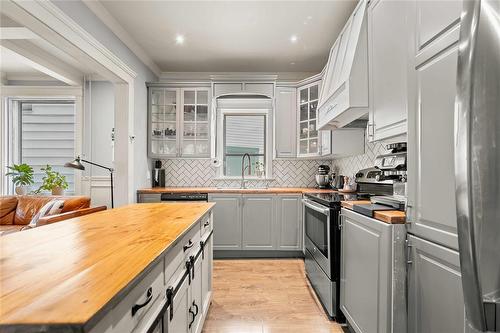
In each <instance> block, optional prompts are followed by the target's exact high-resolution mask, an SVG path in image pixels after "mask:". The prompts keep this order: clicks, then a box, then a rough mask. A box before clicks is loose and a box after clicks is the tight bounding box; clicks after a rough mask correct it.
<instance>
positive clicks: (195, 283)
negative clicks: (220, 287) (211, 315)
mask: <svg viewBox="0 0 500 333" xmlns="http://www.w3.org/2000/svg"><path fill="white" fill-rule="evenodd" d="M201 266H202V258H201V256H200V257H198V259H197V260H196V262H195V264H194V276H193V279H192V280H191V299H190V300H189V305H190V307H191V309H192V311H193V312H194V313H195V317H194V321H193V323H192V324H191V332H200V331H201V327H199V326H200V325H201V324H202V322H201V317H202V315H203V295H202V289H203V287H202V284H203V274H202V267H201Z"/></svg>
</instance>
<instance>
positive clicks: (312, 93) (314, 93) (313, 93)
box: [309, 85, 318, 101]
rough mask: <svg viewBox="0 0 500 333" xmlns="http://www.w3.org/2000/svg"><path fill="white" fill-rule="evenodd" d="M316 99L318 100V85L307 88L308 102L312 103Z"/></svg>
mask: <svg viewBox="0 0 500 333" xmlns="http://www.w3.org/2000/svg"><path fill="white" fill-rule="evenodd" d="M316 99H318V85H314V86H311V87H310V88H309V100H310V101H314V100H316Z"/></svg>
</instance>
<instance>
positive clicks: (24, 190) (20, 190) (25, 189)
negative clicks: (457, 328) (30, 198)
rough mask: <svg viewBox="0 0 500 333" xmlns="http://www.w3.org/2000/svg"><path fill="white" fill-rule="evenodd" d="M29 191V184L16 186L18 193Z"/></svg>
mask: <svg viewBox="0 0 500 333" xmlns="http://www.w3.org/2000/svg"><path fill="white" fill-rule="evenodd" d="M27 193H28V186H16V194H17V195H26V194H27Z"/></svg>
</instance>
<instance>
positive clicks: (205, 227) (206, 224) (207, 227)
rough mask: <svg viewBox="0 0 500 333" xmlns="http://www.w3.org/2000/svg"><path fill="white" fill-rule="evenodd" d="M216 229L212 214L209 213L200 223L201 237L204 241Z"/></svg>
mask: <svg viewBox="0 0 500 333" xmlns="http://www.w3.org/2000/svg"><path fill="white" fill-rule="evenodd" d="M213 227H214V224H213V220H212V213H208V214H207V215H205V216H203V218H202V219H201V223H200V237H201V239H203V238H204V237H206V235H208V234H209V233H210V231H212V229H213Z"/></svg>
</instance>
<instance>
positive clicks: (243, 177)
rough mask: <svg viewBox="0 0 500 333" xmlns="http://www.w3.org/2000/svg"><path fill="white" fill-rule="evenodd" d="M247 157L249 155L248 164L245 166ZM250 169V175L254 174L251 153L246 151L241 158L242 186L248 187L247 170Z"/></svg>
mask: <svg viewBox="0 0 500 333" xmlns="http://www.w3.org/2000/svg"><path fill="white" fill-rule="evenodd" d="M245 157H248V165H247V166H245ZM246 169H248V175H249V176H250V175H251V174H252V161H251V159H250V155H249V154H248V153H245V154H244V155H243V158H242V159H241V188H247V187H246V184H245V170H246Z"/></svg>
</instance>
